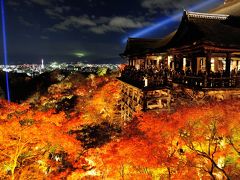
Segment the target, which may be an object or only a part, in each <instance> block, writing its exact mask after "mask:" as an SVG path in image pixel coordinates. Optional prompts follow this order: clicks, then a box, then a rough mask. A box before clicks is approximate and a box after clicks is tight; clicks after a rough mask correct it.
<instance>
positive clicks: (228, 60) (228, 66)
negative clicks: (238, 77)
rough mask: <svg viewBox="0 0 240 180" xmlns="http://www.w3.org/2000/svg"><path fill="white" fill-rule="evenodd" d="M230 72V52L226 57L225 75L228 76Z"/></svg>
mask: <svg viewBox="0 0 240 180" xmlns="http://www.w3.org/2000/svg"><path fill="white" fill-rule="evenodd" d="M230 74H231V53H227V58H226V75H227V76H230Z"/></svg>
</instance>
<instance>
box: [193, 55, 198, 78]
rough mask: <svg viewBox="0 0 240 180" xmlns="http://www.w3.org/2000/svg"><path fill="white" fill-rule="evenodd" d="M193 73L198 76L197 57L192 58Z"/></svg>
mask: <svg viewBox="0 0 240 180" xmlns="http://www.w3.org/2000/svg"><path fill="white" fill-rule="evenodd" d="M192 73H193V74H194V75H196V74H197V58H196V57H192Z"/></svg>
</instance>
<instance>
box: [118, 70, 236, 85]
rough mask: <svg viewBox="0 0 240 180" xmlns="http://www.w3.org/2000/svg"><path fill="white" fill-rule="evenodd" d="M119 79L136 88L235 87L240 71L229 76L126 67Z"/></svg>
mask: <svg viewBox="0 0 240 180" xmlns="http://www.w3.org/2000/svg"><path fill="white" fill-rule="evenodd" d="M121 79H122V80H124V81H125V82H128V83H130V84H134V85H135V86H137V87H140V88H143V87H148V88H155V87H166V86H171V84H172V82H175V83H181V84H185V85H188V86H192V87H194V86H196V87H236V86H239V85H240V71H236V69H233V70H232V72H231V73H230V74H227V72H226V71H223V70H222V71H217V72H213V71H210V73H209V74H207V73H206V72H202V71H201V70H200V71H198V73H193V72H192V70H191V69H190V68H187V70H186V71H183V70H178V71H175V70H172V69H167V68H165V69H157V68H155V67H149V68H139V69H136V68H135V67H134V66H126V67H125V69H124V70H123V71H122V72H121Z"/></svg>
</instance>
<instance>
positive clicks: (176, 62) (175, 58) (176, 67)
mask: <svg viewBox="0 0 240 180" xmlns="http://www.w3.org/2000/svg"><path fill="white" fill-rule="evenodd" d="M173 62H174V70H175V71H178V69H179V64H178V59H177V56H173Z"/></svg>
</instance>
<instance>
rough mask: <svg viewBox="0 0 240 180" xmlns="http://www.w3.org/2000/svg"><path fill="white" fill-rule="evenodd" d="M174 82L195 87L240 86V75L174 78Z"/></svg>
mask: <svg viewBox="0 0 240 180" xmlns="http://www.w3.org/2000/svg"><path fill="white" fill-rule="evenodd" d="M173 82H175V83H179V84H184V85H186V86H189V87H195V88H238V87H239V88H240V76H234V77H221V78H214V77H194V76H182V77H178V78H173Z"/></svg>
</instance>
